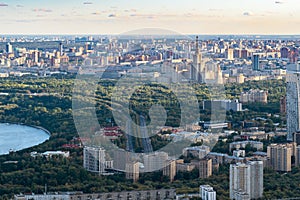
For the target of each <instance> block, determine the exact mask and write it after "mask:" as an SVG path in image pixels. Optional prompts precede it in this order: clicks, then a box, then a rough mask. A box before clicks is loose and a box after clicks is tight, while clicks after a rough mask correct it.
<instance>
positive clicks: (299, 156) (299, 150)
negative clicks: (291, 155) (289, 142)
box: [295, 145, 300, 166]
mask: <svg viewBox="0 0 300 200" xmlns="http://www.w3.org/2000/svg"><path fill="white" fill-rule="evenodd" d="M295 165H296V166H299V165H300V145H298V146H297V147H296V154H295Z"/></svg>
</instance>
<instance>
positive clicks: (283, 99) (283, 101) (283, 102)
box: [280, 96, 286, 114]
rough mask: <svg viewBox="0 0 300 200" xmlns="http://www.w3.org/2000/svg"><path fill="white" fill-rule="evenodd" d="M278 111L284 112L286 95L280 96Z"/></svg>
mask: <svg viewBox="0 0 300 200" xmlns="http://www.w3.org/2000/svg"><path fill="white" fill-rule="evenodd" d="M280 113H281V114H286V96H282V97H280Z"/></svg>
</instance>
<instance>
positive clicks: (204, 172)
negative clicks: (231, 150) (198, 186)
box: [199, 158, 212, 178]
mask: <svg viewBox="0 0 300 200" xmlns="http://www.w3.org/2000/svg"><path fill="white" fill-rule="evenodd" d="M211 175H212V159H210V158H204V159H201V160H200V162H199V177H200V178H208V177H210V176H211Z"/></svg>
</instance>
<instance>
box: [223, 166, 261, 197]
mask: <svg viewBox="0 0 300 200" xmlns="http://www.w3.org/2000/svg"><path fill="white" fill-rule="evenodd" d="M229 189H230V191H229V192H230V199H239V198H240V196H241V194H242V196H243V197H246V198H243V199H249V200H250V199H257V198H260V197H262V195H263V162H262V161H250V162H248V163H247V164H245V163H237V164H231V165H230V185H229Z"/></svg>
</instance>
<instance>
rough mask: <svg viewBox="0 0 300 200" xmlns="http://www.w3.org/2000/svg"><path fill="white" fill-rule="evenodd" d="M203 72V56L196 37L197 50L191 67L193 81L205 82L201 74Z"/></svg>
mask: <svg viewBox="0 0 300 200" xmlns="http://www.w3.org/2000/svg"><path fill="white" fill-rule="evenodd" d="M202 72H203V66H202V54H201V52H200V49H199V40H198V36H197V37H196V50H195V54H194V55H193V64H192V66H191V70H190V73H191V79H192V80H194V81H196V82H203V78H204V77H202V76H203V75H202V74H201V73H202Z"/></svg>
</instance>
